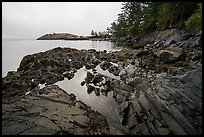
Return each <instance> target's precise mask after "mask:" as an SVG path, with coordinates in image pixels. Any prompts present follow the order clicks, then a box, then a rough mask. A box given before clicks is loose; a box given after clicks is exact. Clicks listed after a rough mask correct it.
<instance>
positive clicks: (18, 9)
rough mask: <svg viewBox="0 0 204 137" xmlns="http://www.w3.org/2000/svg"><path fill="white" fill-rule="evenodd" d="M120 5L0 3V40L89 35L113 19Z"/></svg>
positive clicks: (117, 3) (93, 3) (119, 3)
mask: <svg viewBox="0 0 204 137" xmlns="http://www.w3.org/2000/svg"><path fill="white" fill-rule="evenodd" d="M121 7H122V3H121V2H3V3H2V37H3V39H9V38H11V39H12V38H32V39H36V38H38V37H40V36H42V35H44V34H46V33H53V32H67V33H71V34H78V35H90V33H91V30H94V31H103V30H106V28H107V27H110V24H111V23H112V22H113V21H115V20H116V19H117V14H119V13H120V12H121Z"/></svg>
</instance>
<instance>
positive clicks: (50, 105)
mask: <svg viewBox="0 0 204 137" xmlns="http://www.w3.org/2000/svg"><path fill="white" fill-rule="evenodd" d="M42 90H43V93H42V94H41V95H35V96H30V95H27V96H25V97H24V98H22V99H21V100H20V101H18V102H16V103H15V104H13V105H6V104H5V105H3V106H2V108H3V109H2V117H3V119H2V122H3V125H2V134H3V135H17V134H18V135H34V134H36V135H39V134H42V135H54V134H55V135H56V134H74V135H75V134H80V135H88V134H97V133H98V131H100V134H110V132H109V131H108V130H107V127H108V125H107V122H106V119H105V118H104V117H103V116H102V115H100V114H98V113H97V114H94V113H96V112H95V111H93V110H91V109H90V108H89V107H88V106H86V105H85V104H84V103H82V102H80V101H76V100H75V96H73V95H71V94H67V93H66V92H65V91H63V90H61V89H60V88H59V87H57V86H53V85H49V86H46V87H45V88H43V89H42ZM9 119H12V120H9Z"/></svg>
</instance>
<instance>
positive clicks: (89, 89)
mask: <svg viewBox="0 0 204 137" xmlns="http://www.w3.org/2000/svg"><path fill="white" fill-rule="evenodd" d="M94 89H95V87H94V86H91V85H87V93H88V94H91V92H92V91H94Z"/></svg>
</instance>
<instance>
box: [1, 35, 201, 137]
mask: <svg viewBox="0 0 204 137" xmlns="http://www.w3.org/2000/svg"><path fill="white" fill-rule="evenodd" d="M169 35H170V34H169ZM161 36H162V35H161ZM180 36H181V37H180V40H178V41H176V40H175V39H178V37H177V36H173V35H171V37H169V36H168V37H166V38H167V39H166V40H165V42H163V41H158V39H154V40H153V41H152V42H150V41H148V42H144V39H143V42H142V43H143V45H142V46H141V44H138V42H137V44H133V45H134V47H132V48H133V49H134V50H132V49H129V48H128V49H124V50H121V51H115V52H107V51H105V50H104V51H96V50H94V49H91V50H77V49H71V48H55V49H52V50H49V51H46V52H40V53H36V54H33V55H27V56H25V57H24V58H23V59H22V61H21V63H20V66H19V68H18V70H17V71H13V72H9V73H8V74H7V76H6V77H4V78H2V103H3V104H2V134H15V135H17V134H20V135H21V134H74V135H76V134H82V135H95V134H96V135H101V134H104V135H115V134H130V135H201V134H202V43H201V41H200V39H198V37H199V38H200V35H193V36H192V35H191V36H190V35H189V36H188V38H185V39H184V38H183V37H187V35H180ZM170 38H171V39H170ZM173 38H175V39H173ZM146 39H147V37H146ZM169 39H170V40H169ZM201 40H202V39H201ZM172 41H173V42H172ZM140 42H141V41H140ZM140 42H139V43H140ZM125 43H127V41H126V42H125ZM131 43H132V42H131ZM137 46H138V47H137ZM81 68H84V70H86V73H87V74H86V77H85V79H84V80H83V81H80V83H81V85H80V86H86V88H87V91H86V92H87V93H88V94H92V93H94V94H95V95H96V96H105V97H106V96H108V95H110V94H109V93H110V92H112V93H113V94H112V98H113V99H114V100H115V102H116V104H117V108H116V109H117V114H116V115H117V116H118V117H119V118H120V119H121V121H119V122H118V123H116V124H115V125H114V126H113V125H110V123H109V122H107V119H108V117H109V116H104V115H102V114H100V113H99V112H97V111H95V110H93V109H92V108H91V107H90V106H87V105H86V104H85V103H83V102H82V101H80V100H76V95H74V94H68V93H67V91H65V90H63V89H61V88H59V87H58V86H57V85H55V83H56V82H58V81H61V80H64V79H68V80H71V79H73V78H74V77H75V75H76V72H77V71H78V70H79V69H81ZM97 68H100V69H101V71H99V70H98V69H97ZM101 72H109V73H111V74H112V75H113V76H109V75H104V74H105V73H101ZM42 84H44V87H40V85H42ZM70 90H71V89H70ZM81 92H83V91H81ZM107 107H109V106H107ZM14 129H16V130H14Z"/></svg>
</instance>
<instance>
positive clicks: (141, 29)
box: [92, 2, 202, 37]
mask: <svg viewBox="0 0 204 137" xmlns="http://www.w3.org/2000/svg"><path fill="white" fill-rule="evenodd" d="M172 28H174V29H179V30H181V29H186V30H188V31H191V32H197V31H200V30H201V28H202V3H201V2H124V3H123V4H122V11H121V13H119V14H118V18H117V19H116V20H115V21H114V22H112V23H111V26H110V28H107V30H106V31H104V32H105V33H101V34H111V35H112V36H113V37H124V36H137V35H141V34H146V33H149V32H151V31H154V30H165V29H172ZM92 31H93V30H92ZM92 34H93V35H95V33H94V32H93V33H92Z"/></svg>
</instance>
